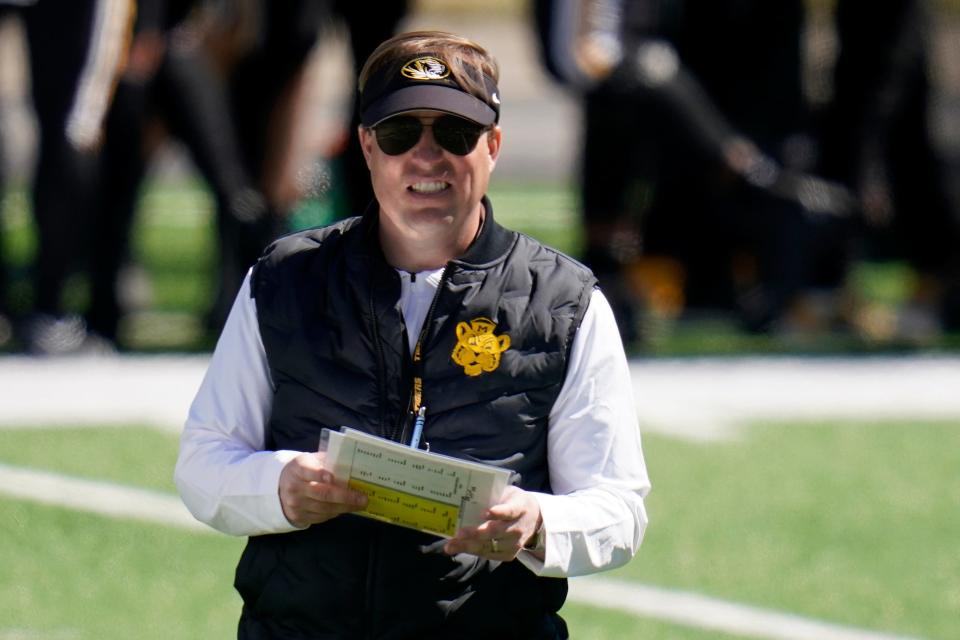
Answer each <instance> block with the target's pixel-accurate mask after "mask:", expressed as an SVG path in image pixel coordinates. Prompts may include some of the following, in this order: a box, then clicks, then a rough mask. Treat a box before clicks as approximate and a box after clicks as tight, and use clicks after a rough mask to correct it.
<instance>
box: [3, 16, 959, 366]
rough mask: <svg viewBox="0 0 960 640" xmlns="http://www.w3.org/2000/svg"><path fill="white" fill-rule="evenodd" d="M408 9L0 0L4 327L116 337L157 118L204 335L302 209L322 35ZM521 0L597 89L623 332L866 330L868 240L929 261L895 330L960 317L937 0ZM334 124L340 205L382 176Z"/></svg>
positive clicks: (546, 44)
mask: <svg viewBox="0 0 960 640" xmlns="http://www.w3.org/2000/svg"><path fill="white" fill-rule="evenodd" d="M824 7H826V9H828V10H829V12H830V21H831V27H832V32H833V34H834V36H835V39H836V55H835V58H834V60H833V61H832V64H831V65H830V67H829V68H824V69H822V70H821V71H822V73H820V74H819V76H820V77H818V78H817V81H818V82H819V83H821V84H823V85H825V86H827V87H828V91H827V92H826V93H827V95H829V99H828V100H825V101H822V102H816V101H814V100H811V97H810V91H809V87H808V85H809V81H810V79H809V78H807V77H805V74H806V71H807V70H808V69H810V64H809V60H808V57H809V56H810V55H811V52H810V51H809V50H808V49H809V46H808V43H809V38H807V37H806V34H807V28H808V26H809V21H810V14H811V11H812V10H813V8H818V9H823V8H824ZM413 9H414V7H413V6H411V4H408V3H407V2H405V1H391V2H363V1H361V0H353V1H350V0H283V1H282V2H279V1H273V2H271V1H269V0H139V1H137V2H133V0H71V2H66V3H64V2H54V1H53V0H0V20H3V19H4V18H10V17H12V18H14V19H17V20H19V21H20V22H21V23H22V26H23V29H22V32H23V33H24V34H25V40H26V45H27V47H26V51H27V58H28V63H29V81H30V96H31V103H32V107H33V111H34V113H35V116H36V122H37V130H38V148H37V162H36V167H35V169H34V171H33V174H32V182H31V187H30V195H31V200H32V211H33V215H34V221H35V228H36V230H37V250H36V254H35V257H34V260H33V265H32V268H31V280H32V291H33V293H32V299H31V301H30V303H29V306H28V308H23V307H22V305H18V304H15V303H12V301H11V300H10V299H9V296H8V286H7V285H8V280H9V277H8V275H9V274H8V273H6V270H5V265H6V264H7V261H6V260H5V259H4V256H3V255H2V252H0V347H2V348H5V349H7V350H10V349H16V350H23V351H26V352H29V353H38V354H44V353H46V354H50V353H69V352H85V351H95V352H100V351H106V352H108V351H112V350H114V349H116V348H118V347H119V348H123V347H124V346H125V345H123V344H122V342H121V343H120V344H118V342H120V334H119V327H120V321H121V319H122V318H123V317H124V314H125V313H126V309H125V308H124V297H123V295H122V293H121V291H120V287H119V280H120V274H121V272H122V270H123V268H124V266H125V265H126V264H128V263H129V262H130V261H131V259H132V255H131V238H130V235H131V230H132V226H133V222H134V219H135V215H136V210H137V207H138V202H139V194H140V189H141V183H142V181H143V180H144V178H145V176H146V174H147V171H148V169H149V167H150V164H151V161H152V160H153V159H154V157H155V156H156V154H157V151H158V149H159V148H160V147H161V145H162V143H163V141H164V140H166V139H169V138H175V139H177V140H178V141H180V143H181V144H182V145H183V146H184V147H185V148H186V149H187V150H188V151H189V154H190V157H191V159H192V161H193V164H194V166H195V167H196V169H197V171H198V173H199V175H200V176H201V177H202V178H203V180H204V182H205V184H206V185H207V187H208V188H209V191H210V193H211V194H212V196H213V200H214V202H215V220H216V229H217V234H216V239H217V251H218V253H217V260H216V262H217V264H216V277H215V282H216V291H215V294H214V295H213V296H211V299H210V303H209V307H208V309H206V315H205V318H204V326H205V328H206V330H207V331H208V332H209V333H210V335H212V336H215V335H216V334H217V333H218V332H219V329H220V327H221V326H222V324H223V322H224V321H225V319H226V314H227V313H228V311H229V308H230V305H231V303H232V300H233V297H234V295H235V293H236V291H237V290H238V288H239V285H240V282H241V281H242V278H243V275H244V274H245V272H246V270H247V269H248V268H249V266H250V265H251V264H253V262H254V261H255V260H256V258H257V257H258V256H259V254H260V252H261V250H262V249H263V247H264V246H265V245H266V244H267V243H268V242H269V241H270V240H271V239H273V238H274V237H276V236H278V235H280V234H282V233H285V232H286V231H288V230H290V229H291V228H292V226H293V225H294V222H293V221H292V218H291V215H290V214H291V212H292V211H293V210H295V209H296V207H297V204H298V203H299V202H301V201H302V200H303V198H304V197H305V195H306V194H305V193H304V190H305V187H304V185H303V184H302V181H301V182H299V183H298V181H297V180H295V179H293V177H292V176H293V174H295V173H296V172H297V170H298V167H294V166H291V162H290V157H291V152H290V150H291V148H292V147H293V145H295V144H297V140H296V136H297V135H298V133H297V131H296V130H295V129H294V127H293V126H292V123H294V122H295V121H296V119H297V113H298V112H299V111H302V110H305V109H307V110H309V109H311V108H314V105H311V104H310V102H309V100H307V99H305V91H304V87H305V85H306V82H307V80H308V77H307V74H308V73H309V71H310V66H309V64H308V62H309V60H310V56H311V52H312V51H314V49H315V47H316V46H317V45H318V43H320V42H321V41H322V40H323V39H324V38H326V37H330V34H331V33H333V32H334V31H335V30H336V31H337V32H338V33H344V32H345V33H346V34H347V35H348V38H349V52H350V59H351V60H352V62H353V64H354V65H355V66H356V65H359V64H362V62H363V60H365V59H366V57H367V55H368V54H369V53H370V52H371V51H372V50H373V49H374V48H375V47H376V45H377V44H379V43H380V42H381V41H383V40H384V39H386V38H387V37H389V36H390V35H392V34H393V33H394V32H395V31H396V30H397V29H398V28H400V26H401V25H402V21H403V19H404V18H405V16H407V14H408V13H409V12H410V11H412V10H413ZM523 11H524V12H523V13H521V14H519V15H518V17H516V18H514V19H518V20H523V19H526V20H528V21H529V25H530V28H531V30H533V31H534V32H535V34H536V41H537V42H538V43H539V45H540V53H541V62H542V64H543V68H544V69H545V70H546V71H547V72H548V73H549V74H550V75H551V76H552V77H553V78H554V79H555V80H556V81H557V82H558V83H560V84H561V85H562V86H564V87H566V88H567V89H568V90H569V91H570V92H572V93H573V94H574V95H576V96H577V99H578V100H580V101H581V103H582V105H583V111H582V112H583V121H582V123H581V125H582V145H581V153H580V158H579V163H578V167H579V169H578V179H577V188H578V196H579V197H578V203H579V208H580V219H581V222H582V237H583V242H582V245H583V251H582V255H580V256H578V257H579V258H580V259H581V260H583V261H584V262H585V263H586V264H587V265H588V266H590V267H591V268H592V269H593V270H594V272H595V273H596V274H597V275H598V278H599V280H600V284H601V286H602V287H603V289H604V291H605V292H606V295H607V297H608V299H610V301H611V303H612V304H613V306H614V309H615V313H616V314H617V319H618V323H619V326H620V327H621V332H622V333H623V335H624V338H625V340H626V341H627V342H628V343H629V344H630V345H632V346H634V347H636V348H642V347H643V344H644V342H645V340H647V338H648V336H646V335H645V332H646V331H647V328H648V326H649V320H650V318H660V319H668V320H675V319H677V318H680V317H681V316H689V315H691V314H697V313H705V314H709V313H714V312H721V313H725V314H728V315H732V316H733V317H735V318H736V319H737V322H738V323H739V326H740V327H741V328H742V329H743V330H744V331H747V332H751V333H759V334H770V333H780V332H798V331H799V332H803V331H817V330H822V329H824V328H829V329H832V330H835V329H839V330H851V331H861V332H867V333H869V332H871V331H876V330H877V329H876V328H875V327H871V326H870V319H869V318H868V317H864V316H863V314H858V309H859V307H858V304H857V300H856V299H855V296H854V295H853V293H852V292H851V291H850V288H849V287H848V286H847V282H848V280H849V275H850V268H851V264H853V263H854V262H855V261H857V260H869V259H874V260H881V259H896V260H901V261H904V262H906V263H908V264H909V265H910V267H911V269H912V270H913V272H914V273H915V274H916V277H915V280H914V283H913V286H912V289H911V292H910V300H909V303H908V304H907V305H906V306H905V307H904V308H903V309H902V310H901V315H900V316H899V317H898V318H897V319H896V323H897V327H895V328H894V329H895V330H898V331H902V332H903V333H904V334H911V333H913V334H917V335H936V334H939V333H941V332H954V331H960V204H958V200H957V189H956V185H957V184H958V183H960V181H958V180H957V178H958V177H960V176H958V175H957V169H958V167H957V163H956V162H955V161H956V157H952V159H951V157H945V156H949V154H945V153H944V150H943V145H942V144H940V142H941V141H940V139H939V137H938V132H937V130H936V127H934V126H933V122H934V119H933V118H932V116H931V114H932V112H933V107H934V99H935V88H934V84H933V81H932V70H931V61H932V60H933V53H932V47H933V45H934V43H933V42H932V39H931V34H932V32H933V29H932V19H933V12H932V7H931V6H930V5H928V4H927V3H926V2H924V1H923V0H881V1H879V2H871V1H868V0H835V2H819V3H817V2H810V1H807V2H804V1H803V0H781V1H780V2H769V0H767V1H764V0H619V1H617V0H582V1H575V0H530V1H529V3H525V4H524V10H523ZM0 33H2V32H0ZM0 37H2V36H0ZM352 75H354V76H355V74H352ZM354 111H355V110H353V109H351V113H354ZM344 125H345V126H344V127H343V129H342V131H343V135H342V136H339V137H338V138H337V140H336V142H335V144H333V145H332V147H331V148H330V149H325V150H324V154H326V155H327V156H328V158H327V159H328V160H330V161H331V162H334V163H335V164H336V167H337V171H336V172H335V173H334V176H335V179H336V180H337V185H335V186H336V191H337V193H338V194H339V200H338V203H337V207H338V210H337V215H338V216H339V217H346V216H348V215H356V214H360V213H362V212H363V210H364V209H365V207H366V206H367V204H368V203H369V202H370V201H371V199H372V192H371V190H370V186H369V179H368V177H367V174H366V167H365V164H364V161H363V157H362V154H361V152H360V149H359V145H358V143H357V140H356V133H355V131H356V125H357V120H356V118H355V116H354V120H353V121H352V122H349V123H344ZM2 150H3V140H2V130H0V152H2ZM955 151H956V150H954V152H955ZM948 160H950V161H948ZM3 166H4V164H3V162H0V188H2V187H3V185H4V178H5V176H3V175H2V167H3ZM2 233H3V231H2V227H0V234H2ZM3 240H4V239H3V237H2V235H0V249H2V247H3ZM78 270H79V271H82V272H84V273H85V274H86V276H87V278H88V282H89V297H88V298H89V299H88V301H87V308H86V309H85V310H84V312H83V313H82V314H81V315H78V314H76V313H68V312H67V310H66V309H65V308H64V302H63V299H64V288H65V286H66V283H67V281H68V278H69V277H70V276H71V274H73V273H75V272H77V271H78ZM5 327H6V329H5Z"/></svg>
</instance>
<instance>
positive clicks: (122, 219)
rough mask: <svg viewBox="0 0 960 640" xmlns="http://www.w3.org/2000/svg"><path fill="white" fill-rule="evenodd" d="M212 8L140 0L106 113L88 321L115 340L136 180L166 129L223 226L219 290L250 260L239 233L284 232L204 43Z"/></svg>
mask: <svg viewBox="0 0 960 640" xmlns="http://www.w3.org/2000/svg"><path fill="white" fill-rule="evenodd" d="M216 11H217V7H216V6H214V5H212V4H211V3H209V2H197V1H196V0H172V1H167V0H141V1H140V4H139V12H138V15H137V21H136V26H135V31H134V38H133V42H132V45H131V48H130V59H129V63H128V64H127V67H126V69H125V72H124V74H123V75H122V76H121V78H120V81H119V83H118V87H117V94H116V99H115V100H114V103H113V106H112V108H111V110H110V113H109V116H108V119H107V128H106V141H105V144H104V148H103V153H102V161H101V165H100V174H99V176H98V179H99V190H98V199H97V207H96V213H95V220H96V227H97V229H98V232H97V234H96V237H95V238H94V239H93V241H92V245H91V247H92V249H93V251H92V255H91V258H90V274H91V301H90V307H89V309H88V312H87V322H88V324H89V328H90V330H91V332H94V334H95V335H97V336H99V337H100V338H102V339H104V340H106V341H108V343H109V344H115V343H116V341H117V338H118V335H117V334H118V327H119V322H120V320H121V318H122V316H123V314H124V311H125V309H124V304H123V301H122V299H121V298H122V291H121V289H122V287H121V273H122V267H123V266H124V265H125V264H126V263H127V262H128V261H129V259H130V255H129V249H130V240H131V238H130V231H131V225H132V222H133V219H134V214H135V211H136V208H137V203H138V200H139V193H140V187H141V184H142V181H143V178H144V176H145V173H146V170H147V167H148V165H149V160H150V158H151V157H152V156H153V155H154V152H155V151H156V150H157V147H158V143H159V142H160V140H162V136H161V135H158V134H160V133H161V129H163V130H165V131H166V132H167V133H169V134H171V135H172V136H174V137H175V138H176V139H178V140H180V141H181V142H183V144H184V145H185V146H186V148H187V150H188V151H189V153H190V158H191V159H192V160H193V162H194V164H195V166H196V167H197V168H198V170H199V172H200V175H201V176H202V177H203V178H204V180H205V181H206V183H207V184H208V185H209V187H210V189H211V191H212V193H213V196H214V202H215V207H216V210H215V214H216V220H217V228H218V229H219V230H220V234H219V240H220V242H219V244H218V246H217V251H218V254H219V255H220V265H219V270H218V272H217V274H216V275H215V281H216V282H218V283H219V285H220V286H221V287H230V286H233V289H231V290H230V291H229V292H227V293H223V294H222V295H230V296H232V295H235V294H236V289H237V288H239V282H234V280H235V279H234V278H233V277H231V274H232V273H233V272H234V271H237V270H240V269H241V268H249V264H246V263H245V266H243V267H241V265H240V264H239V261H240V260H241V257H240V256H239V255H238V252H240V251H241V250H242V243H241V241H240V240H239V236H241V235H244V233H246V234H248V235H256V236H257V237H261V236H262V237H263V238H264V239H263V240H262V245H261V246H260V247H259V249H260V250H262V249H263V247H264V246H266V244H267V242H268V239H272V238H273V237H275V236H276V235H278V234H279V233H280V231H279V229H278V228H277V225H276V224H275V221H274V220H271V219H270V218H269V216H268V212H267V207H266V203H265V200H264V198H263V196H262V195H261V194H260V192H259V191H258V189H257V188H256V186H255V183H254V181H253V179H252V178H251V177H250V176H249V174H248V173H247V170H246V166H245V165H244V163H243V161H242V159H241V154H240V142H239V139H238V132H237V129H236V126H235V123H234V122H233V120H232V119H231V115H230V105H229V100H228V96H227V89H226V85H225V81H224V79H223V77H222V73H221V72H220V71H219V70H218V69H217V68H216V67H215V64H214V61H213V59H212V58H211V56H210V53H209V51H208V50H207V49H206V48H205V39H206V38H207V36H208V33H209V31H210V29H211V22H212V21H213V20H215V19H216V13H215V12H216ZM224 229H229V230H230V231H229V232H225V231H224ZM252 260H253V259H252V258H250V261H251V262H250V264H252ZM235 262H236V263H237V264H234V263H235Z"/></svg>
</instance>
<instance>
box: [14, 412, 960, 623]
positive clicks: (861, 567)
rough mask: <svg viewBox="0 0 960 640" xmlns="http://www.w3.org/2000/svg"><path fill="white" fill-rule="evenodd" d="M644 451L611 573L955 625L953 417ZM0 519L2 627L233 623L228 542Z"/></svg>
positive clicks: (128, 528) (136, 462)
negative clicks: (631, 527)
mask: <svg viewBox="0 0 960 640" xmlns="http://www.w3.org/2000/svg"><path fill="white" fill-rule="evenodd" d="M176 446H177V441H176V437H175V436H174V435H173V434H169V433H161V432H158V431H154V430H150V429H144V428H136V427H126V428H117V427H107V428H77V429H40V430H38V429H22V430H20V429H3V430H0V462H3V463H6V464H12V465H18V466H25V467H32V468H38V469H45V470H55V471H57V472H60V473H65V474H70V475H76V476H82V477H86V478H95V479H102V480H108V481H112V482H116V483H120V484H125V485H130V486H137V487H144V488H151V489H155V490H161V491H166V492H170V493H173V491H174V490H173V486H172V482H171V479H170V475H171V473H172V467H173V462H174V460H175V456H176ZM644 446H645V452H646V456H647V460H648V464H649V467H650V473H651V476H652V478H653V482H654V491H653V493H652V494H651V497H650V499H649V501H648V507H649V511H650V515H651V520H652V524H651V527H650V529H649V532H648V536H647V539H646V540H645V542H644V545H643V547H642V548H641V551H640V554H639V555H638V557H637V558H636V559H635V560H634V562H633V563H631V564H630V565H628V566H627V567H625V568H623V569H620V570H618V571H616V572H615V575H616V576H617V577H619V578H624V579H629V580H637V581H640V582H643V583H645V584H651V585H658V586H664V587H670V588H677V589H683V590H689V591H695V592H698V593H702V594H707V595H711V596H715V597H718V598H722V599H726V600H731V601H735V602H740V603H746V604H751V605H756V606H761V607H766V608H771V609H778V610H782V611H788V612H793V613H797V614H801V615H806V616H812V617H816V618H820V619H823V620H827V621H831V622H836V623H843V624H848V625H853V626H858V627H864V628H869V629H873V630H878V631H885V632H888V633H900V634H909V635H915V636H919V637H924V638H931V639H940V640H951V639H953V638H956V637H957V634H958V633H960V622H958V617H957V612H958V611H960V554H958V552H957V550H958V547H957V541H958V540H960V509H958V507H960V475H958V474H957V472H956V471H957V451H960V424H957V423H948V422H942V423H936V422H933V423H920V422H896V423H894V422H890V423H880V424H865V423H852V422H851V423H841V424H833V423H814V424H808V423H789V424H776V425H754V427H753V428H752V429H748V430H746V431H745V433H744V435H743V437H741V438H740V439H738V440H736V441H732V442H726V443H710V444H695V443H689V442H684V441H679V440H674V439H670V438H667V437H663V436H655V435H648V436H647V437H646V438H645V441H644ZM0 513H2V514H3V517H2V519H0V532H2V539H3V540H4V541H5V543H4V544H3V545H0V566H3V567H4V570H3V571H2V572H0V638H7V637H30V638H34V637H40V638H90V639H94V638H97V639H100V638H130V637H136V638H164V639H170V638H225V637H231V635H232V634H233V633H234V631H233V629H234V625H235V621H236V618H237V615H238V611H239V599H238V597H237V596H236V595H235V594H234V592H233V590H232V587H231V583H232V571H233V567H234V564H235V562H236V559H237V557H238V554H239V552H240V549H241V547H242V540H238V539H233V538H229V537H226V536H221V535H219V534H205V533H192V532H185V531H181V530H176V529H173V528H165V527H163V526H156V525H146V524H141V523H134V522H126V521H122V520H114V519H109V518H105V517H100V516H96V515H92V514H87V513H79V512H73V511H68V510H64V509H60V508H55V507H48V506H41V505H37V504H33V503H29V502H24V501H17V500H11V499H7V498H0ZM563 614H564V616H565V617H566V618H567V620H568V622H569V624H570V626H571V630H572V637H573V638H578V639H579V638H588V639H591V638H596V639H597V640H600V639H604V640H610V639H612V640H620V639H622V640H628V639H631V640H632V639H635V638H663V639H673V638H677V639H681V640H700V639H706V638H723V637H729V636H721V635H718V634H717V633H714V632H708V631H704V630H696V629H689V628H684V627H679V626H675V625H669V624H665V623H662V622H659V621H654V620H644V619H637V618H634V617H631V616H629V615H626V614H623V613H618V612H609V611H604V610H600V609H597V608H593V607H587V606H582V605H578V604H575V603H570V604H568V605H567V606H566V607H565V608H564V610H563ZM13 630H15V631H13ZM15 633H21V635H20V636H16V635H14V634H15ZM31 634H32V635H31Z"/></svg>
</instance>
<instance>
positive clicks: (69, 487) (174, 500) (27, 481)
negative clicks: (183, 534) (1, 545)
mask: <svg viewBox="0 0 960 640" xmlns="http://www.w3.org/2000/svg"><path fill="white" fill-rule="evenodd" d="M0 494H6V495H8V496H11V497H13V498H19V499H24V500H32V501H34V502H40V503H43V504H48V505H52V506H56V507H66V508H68V509H75V510H77V511H89V512H91V513H98V514H100V515H104V516H109V517H111V518H124V519H129V520H140V521H143V522H150V523H154V524H162V525H166V526H171V527H179V528H181V529H189V530H191V531H206V532H212V531H213V530H212V529H210V528H209V527H207V526H206V525H204V524H201V523H200V522H198V521H197V520H195V519H194V518H193V516H191V515H190V512H188V511H187V508H186V507H184V506H183V503H182V502H180V499H179V498H178V497H177V496H172V495H169V494H166V493H160V492H159V491H149V490H147V489H134V488H132V487H124V486H121V485H117V484H112V483H109V482H97V481H94V480H86V479H84V478H76V477H73V476H65V475H60V474H58V473H50V472H46V471H37V470H35V469H26V468H22V467H13V466H10V465H5V464H0Z"/></svg>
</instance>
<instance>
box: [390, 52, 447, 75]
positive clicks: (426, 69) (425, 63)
mask: <svg viewBox="0 0 960 640" xmlns="http://www.w3.org/2000/svg"><path fill="white" fill-rule="evenodd" d="M400 74H401V75H403V77H404V78H410V79H411V80H443V79H444V78H446V77H447V76H449V75H450V68H449V67H447V63H446V62H444V61H443V60H441V59H440V58H434V57H433V56H422V57H420V58H416V59H414V60H411V61H410V62H408V63H407V64H405V65H403V67H402V68H401V69H400Z"/></svg>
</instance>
